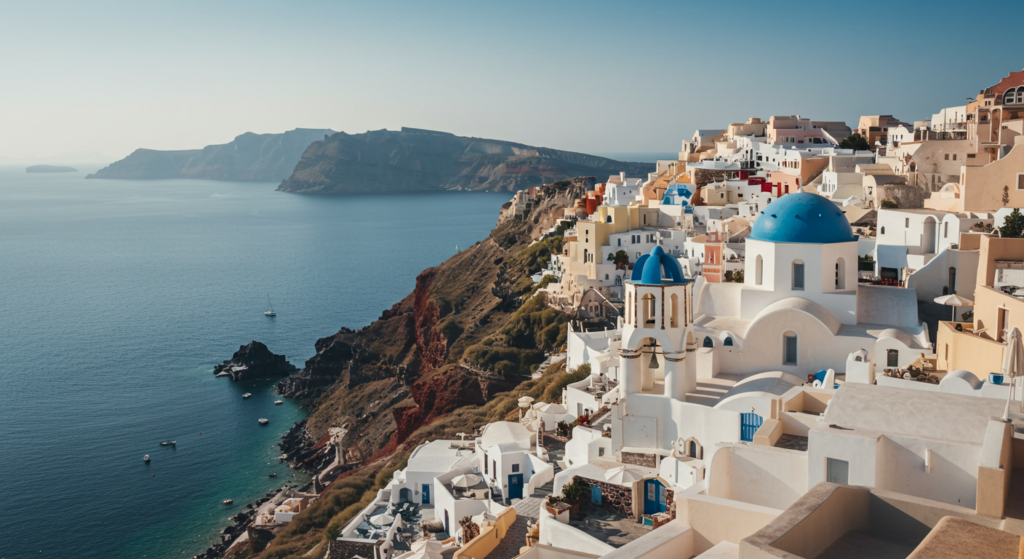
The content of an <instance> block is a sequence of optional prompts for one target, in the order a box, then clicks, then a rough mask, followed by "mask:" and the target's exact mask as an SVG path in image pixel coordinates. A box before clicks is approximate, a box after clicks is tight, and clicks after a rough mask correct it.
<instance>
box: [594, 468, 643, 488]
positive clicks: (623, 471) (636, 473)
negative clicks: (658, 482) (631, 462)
mask: <svg viewBox="0 0 1024 559" xmlns="http://www.w3.org/2000/svg"><path fill="white" fill-rule="evenodd" d="M643 478H644V473H643V472H642V471H640V470H637V469H636V468H630V467H629V466H619V467H618V468H612V469H610V470H608V471H607V472H605V474H604V479H605V481H608V482H610V483H614V484H616V485H625V484H627V483H633V482H634V481H640V480H641V479H643Z"/></svg>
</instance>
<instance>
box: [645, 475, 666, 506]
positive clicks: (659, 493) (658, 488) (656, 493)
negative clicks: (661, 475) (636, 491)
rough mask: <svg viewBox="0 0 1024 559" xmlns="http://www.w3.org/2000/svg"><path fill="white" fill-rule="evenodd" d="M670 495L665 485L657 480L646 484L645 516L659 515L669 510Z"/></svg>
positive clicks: (648, 481)
mask: <svg viewBox="0 0 1024 559" xmlns="http://www.w3.org/2000/svg"><path fill="white" fill-rule="evenodd" d="M667 497H668V495H667V493H666V491H665V485H664V484H663V483H661V482H660V481H658V480H656V479H649V480H647V481H645V482H644V514H657V513H659V512H665V511H666V510H667V508H668V507H667V506H666V501H667V500H668V499H667Z"/></svg>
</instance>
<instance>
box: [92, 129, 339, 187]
mask: <svg viewBox="0 0 1024 559" xmlns="http://www.w3.org/2000/svg"><path fill="white" fill-rule="evenodd" d="M333 133H334V131H333V130H326V129H307V128H296V129H295V130H290V131H288V132H284V133H282V134H253V133H252V132H246V133H245V134H242V135H241V136H238V137H236V138H235V139H234V140H232V141H231V142H229V143H227V144H221V145H212V146H206V147H205V148H203V149H192V150H182V151H159V150H152V149H137V150H135V151H134V152H132V154H131V155H129V156H128V157H126V158H124V159H122V160H120V161H117V162H115V163H112V164H111V165H109V166H107V167H104V168H103V169H100V170H99V171H96V172H95V173H93V174H91V175H88V176H87V177H86V178H89V179H136V180H147V179H212V180H230V181H279V180H282V179H285V178H287V177H288V176H289V175H291V173H292V170H293V169H294V168H295V164H296V163H298V162H299V159H300V158H301V157H302V154H303V152H304V151H305V150H306V148H307V147H308V146H309V144H311V143H312V142H314V141H316V140H322V139H324V138H325V137H327V136H328V135H330V134H333Z"/></svg>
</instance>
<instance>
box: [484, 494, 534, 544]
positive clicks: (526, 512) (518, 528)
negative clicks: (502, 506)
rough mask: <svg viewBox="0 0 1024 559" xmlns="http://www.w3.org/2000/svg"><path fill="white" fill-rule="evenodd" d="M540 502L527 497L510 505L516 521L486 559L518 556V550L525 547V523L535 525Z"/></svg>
mask: <svg viewBox="0 0 1024 559" xmlns="http://www.w3.org/2000/svg"><path fill="white" fill-rule="evenodd" d="M542 502H543V500H542V499H541V498H540V497H527V498H525V499H523V500H522V501H519V502H518V503H516V504H514V505H512V508H513V509H515V511H516V521H515V522H513V523H512V526H510V527H509V529H508V532H507V533H506V534H505V537H504V538H502V540H501V543H499V544H498V547H495V548H494V551H492V552H490V553H489V554H488V555H487V559H512V558H513V557H518V556H519V550H520V549H522V548H523V547H525V546H526V523H527V522H528V521H533V523H534V524H536V523H537V519H538V518H540V506H541V503H542Z"/></svg>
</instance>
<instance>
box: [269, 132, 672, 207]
mask: <svg viewBox="0 0 1024 559" xmlns="http://www.w3.org/2000/svg"><path fill="white" fill-rule="evenodd" d="M621 171H625V172H626V173H627V174H628V175H629V176H641V177H644V178H646V175H647V173H649V172H652V171H654V165H653V164H646V163H628V162H621V161H615V160H613V159H607V158H604V157H597V156H594V155H586V154H583V153H575V152H571V151H561V150H557V149H549V148H539V147H533V146H527V145H523V144H517V143H514V142H505V141H501V140H485V139H481V138H466V137H462V136H456V135H454V134H449V133H446V132H434V131H430V130H419V129H415V128H402V129H401V130H400V131H397V132H396V131H392V130H376V131H372V132H365V133H363V134H346V133H344V132H339V133H337V134H334V135H333V136H330V137H329V138H324V139H323V140H322V141H316V142H313V143H312V144H311V145H310V146H309V147H308V148H307V149H306V152H305V153H304V154H302V159H301V160H299V162H298V164H297V165H296V166H295V171H294V172H293V173H292V175H291V176H290V177H288V179H287V180H285V181H284V182H282V183H281V186H280V187H278V190H282V191H285V192H299V193H308V194H345V193H355V192H432V191H438V190H494V191H498V190H512V191H514V190H521V189H523V188H528V187H531V186H540V185H541V184H545V183H552V182H555V181H557V180H561V179H566V178H568V177H575V176H580V175H594V176H597V177H599V178H602V179H603V178H604V177H607V176H608V175H613V174H618V173H619V172H621Z"/></svg>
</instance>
